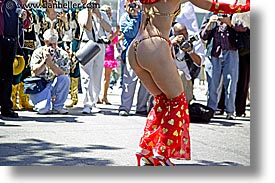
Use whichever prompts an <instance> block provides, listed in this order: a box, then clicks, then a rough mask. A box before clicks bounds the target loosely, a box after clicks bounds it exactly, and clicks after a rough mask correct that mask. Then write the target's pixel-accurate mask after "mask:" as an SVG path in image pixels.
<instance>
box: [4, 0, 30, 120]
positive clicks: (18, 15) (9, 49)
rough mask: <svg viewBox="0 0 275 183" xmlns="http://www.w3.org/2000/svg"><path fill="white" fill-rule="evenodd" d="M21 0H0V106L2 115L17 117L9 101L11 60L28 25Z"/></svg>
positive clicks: (27, 17) (27, 16)
mask: <svg viewBox="0 0 275 183" xmlns="http://www.w3.org/2000/svg"><path fill="white" fill-rule="evenodd" d="M22 7H23V6H22V1H21V0H18V1H12V0H1V1H0V66H1V67H0V86H1V87H0V106H1V115H2V117H4V118H5V117H7V118H18V117H19V116H18V114H17V113H16V112H14V111H13V110H12V106H13V103H12V101H11V93H12V79H13V62H14V58H15V54H16V51H17V46H18V41H19V40H18V39H19V37H20V36H21V35H22V32H23V28H28V27H29V25H30V15H29V13H28V11H27V10H25V9H22Z"/></svg>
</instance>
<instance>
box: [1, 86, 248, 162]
mask: <svg viewBox="0 0 275 183" xmlns="http://www.w3.org/2000/svg"><path fill="white" fill-rule="evenodd" d="M206 91H207V90H206V85H199V83H198V82H197V81H196V82H195V88H194V93H195V96H196V99H197V102H200V103H203V104H205V103H206ZM120 92H121V91H120V89H118V88H117V87H115V88H114V90H113V91H109V101H110V102H111V103H112V105H103V104H100V105H98V107H99V108H100V109H101V112H100V113H92V114H90V115H83V114H82V113H81V110H82V108H81V101H82V99H83V95H82V94H80V95H79V98H80V101H79V103H78V105H77V106H76V107H74V108H71V109H70V112H69V114H68V115H38V114H36V113H35V112H30V111H19V112H18V113H19V115H20V119H18V120H16V121H13V120H5V121H4V120H2V119H0V165H1V166H26V165H39V166H136V158H135V150H136V148H137V147H138V143H139V139H140V136H141V134H142V132H143V128H144V125H145V120H146V118H145V117H144V116H136V115H135V106H133V108H132V111H131V112H130V116H128V117H121V116H118V110H117V109H118V107H119V104H120ZM135 103H136V95H135V100H134V104H135ZM246 114H247V115H246V117H238V118H237V119H236V120H226V119H225V115H219V116H215V118H213V119H212V120H211V122H210V123H209V124H202V123H191V125H190V135H191V152H192V155H191V156H192V157H191V158H192V160H190V161H185V160H172V161H173V162H174V163H176V165H177V166H250V108H249V106H248V107H247V111H246Z"/></svg>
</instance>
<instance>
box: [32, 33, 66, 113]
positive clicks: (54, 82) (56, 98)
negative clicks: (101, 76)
mask: <svg viewBox="0 0 275 183" xmlns="http://www.w3.org/2000/svg"><path fill="white" fill-rule="evenodd" d="M43 37H44V43H45V45H44V46H42V47H39V48H37V49H36V50H35V51H34V52H33V55H32V58H31V63H30V66H31V71H32V76H35V77H41V78H44V79H45V80H46V81H47V85H46V88H45V89H44V90H43V91H41V92H39V93H37V94H30V99H31V101H32V103H33V104H34V110H35V111H37V112H38V114H48V113H54V114H67V113H68V110H67V109H66V108H63V106H64V103H65V101H66V99H67V96H68V93H69V87H70V78H69V76H68V74H69V72H70V62H69V59H68V58H69V57H68V53H67V52H66V51H65V50H62V49H61V48H59V47H58V46H57V40H58V33H57V31H56V30H55V29H48V30H46V31H45V32H44V34H43Z"/></svg>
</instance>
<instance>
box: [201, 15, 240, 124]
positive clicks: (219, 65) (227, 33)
mask: <svg viewBox="0 0 275 183" xmlns="http://www.w3.org/2000/svg"><path fill="white" fill-rule="evenodd" d="M212 25H214V26H212ZM237 31H238V30H237V29H236V27H235V26H233V25H232V24H231V18H230V16H229V15H227V14H218V15H212V16H211V17H210V19H209V22H208V23H207V24H206V26H205V28H204V29H203V30H202V32H201V37H202V39H204V40H207V39H209V38H211V36H212V37H213V46H212V50H211V60H210V61H211V63H212V78H211V82H210V85H209V93H208V94H209V96H208V100H207V106H208V107H210V108H211V109H213V113H214V111H216V110H217V106H218V101H219V98H218V94H219V91H218V88H219V83H220V79H221V77H223V85H224V87H225V91H226V93H225V112H226V113H227V116H226V119H229V120H233V119H235V116H234V111H235V97H236V88H237V81H238V72H239V71H238V67H239V55H238V50H237V47H236V32H237Z"/></svg>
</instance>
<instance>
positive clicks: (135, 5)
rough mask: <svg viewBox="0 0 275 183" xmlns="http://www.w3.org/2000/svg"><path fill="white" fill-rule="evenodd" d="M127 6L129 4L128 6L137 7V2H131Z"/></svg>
mask: <svg viewBox="0 0 275 183" xmlns="http://www.w3.org/2000/svg"><path fill="white" fill-rule="evenodd" d="M128 6H129V8H136V7H137V4H136V3H131V4H129V5H128Z"/></svg>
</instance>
